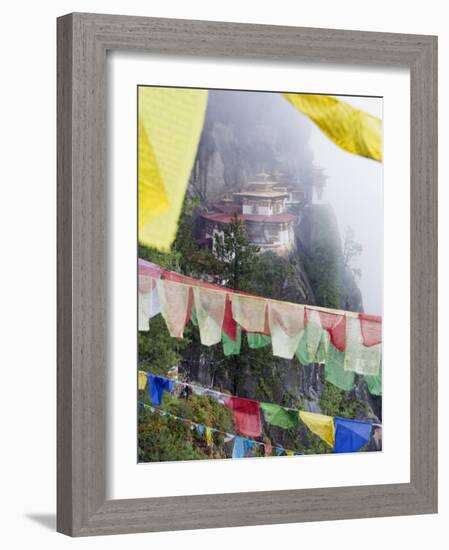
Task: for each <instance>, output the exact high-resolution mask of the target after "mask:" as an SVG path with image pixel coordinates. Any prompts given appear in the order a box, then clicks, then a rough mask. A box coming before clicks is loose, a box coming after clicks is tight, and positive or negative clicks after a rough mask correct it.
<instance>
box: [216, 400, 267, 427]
mask: <svg viewBox="0 0 449 550" xmlns="http://www.w3.org/2000/svg"><path fill="white" fill-rule="evenodd" d="M224 404H225V405H226V407H227V408H228V409H230V410H231V411H232V412H233V414H234V421H235V427H236V429H237V431H238V432H240V433H241V434H243V435H248V436H250V437H259V436H260V435H261V433H262V424H261V422H260V403H259V402H258V401H251V400H250V399H243V398H241V397H233V396H231V397H226V398H225V400H224Z"/></svg>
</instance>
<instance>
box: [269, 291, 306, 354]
mask: <svg viewBox="0 0 449 550" xmlns="http://www.w3.org/2000/svg"><path fill="white" fill-rule="evenodd" d="M268 324H269V328H270V334H271V340H272V346H273V355H276V356H277V357H283V358H284V359H292V357H293V356H294V355H295V352H296V350H297V348H298V344H299V340H300V339H301V337H302V335H303V332H304V306H300V305H297V304H290V303H288V302H284V303H282V302H274V301H272V302H268Z"/></svg>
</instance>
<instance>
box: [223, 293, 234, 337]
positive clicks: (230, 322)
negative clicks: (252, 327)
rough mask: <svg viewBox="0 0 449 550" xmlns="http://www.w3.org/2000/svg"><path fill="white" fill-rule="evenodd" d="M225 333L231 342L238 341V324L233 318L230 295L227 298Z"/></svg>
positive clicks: (224, 322) (224, 320) (224, 319)
mask: <svg viewBox="0 0 449 550" xmlns="http://www.w3.org/2000/svg"><path fill="white" fill-rule="evenodd" d="M223 332H224V333H225V334H226V335H227V336H229V338H231V340H234V341H235V340H237V323H236V322H235V321H234V317H233V316H232V302H231V298H230V297H229V295H228V296H226V303H225V313H224V318H223Z"/></svg>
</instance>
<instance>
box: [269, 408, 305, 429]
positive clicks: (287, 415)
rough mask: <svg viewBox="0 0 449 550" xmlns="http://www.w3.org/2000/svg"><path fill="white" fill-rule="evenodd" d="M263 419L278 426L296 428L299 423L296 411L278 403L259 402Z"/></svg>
mask: <svg viewBox="0 0 449 550" xmlns="http://www.w3.org/2000/svg"><path fill="white" fill-rule="evenodd" d="M260 408H261V409H262V411H263V415H264V418H265V421H266V422H268V423H269V424H273V426H278V427H279V428H285V429H289V428H296V427H297V426H298V425H299V417H298V411H291V410H288V409H285V408H284V407H281V406H279V405H273V404H271V403H261V404H260Z"/></svg>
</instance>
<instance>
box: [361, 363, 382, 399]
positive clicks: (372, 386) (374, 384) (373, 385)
mask: <svg viewBox="0 0 449 550" xmlns="http://www.w3.org/2000/svg"><path fill="white" fill-rule="evenodd" d="M364 378H365V380H366V385H367V386H368V391H369V392H370V394H371V395H382V362H381V364H380V369H379V374H376V375H375V376H371V375H365V377H364Z"/></svg>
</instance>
